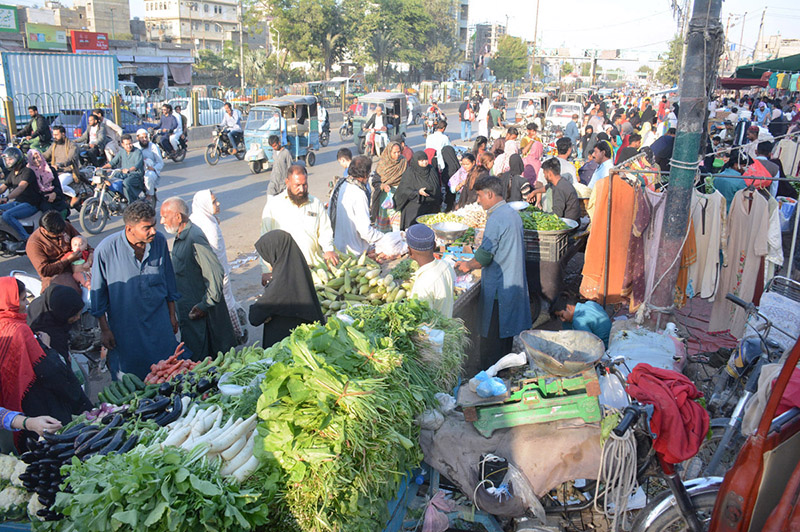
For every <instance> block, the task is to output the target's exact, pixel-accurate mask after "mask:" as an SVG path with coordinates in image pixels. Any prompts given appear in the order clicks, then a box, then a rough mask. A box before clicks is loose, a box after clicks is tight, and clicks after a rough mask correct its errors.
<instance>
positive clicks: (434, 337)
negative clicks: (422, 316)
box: [420, 325, 444, 353]
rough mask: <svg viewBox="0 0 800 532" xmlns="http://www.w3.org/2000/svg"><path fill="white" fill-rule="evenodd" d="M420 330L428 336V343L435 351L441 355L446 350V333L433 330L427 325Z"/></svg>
mask: <svg viewBox="0 0 800 532" xmlns="http://www.w3.org/2000/svg"><path fill="white" fill-rule="evenodd" d="M420 330H421V331H422V332H423V333H425V334H427V335H428V342H429V343H430V344H431V347H432V348H433V349H434V350H435V351H437V352H439V353H441V352H442V349H443V348H444V331H442V330H439V329H432V328H431V327H428V326H426V325H423V326H422V327H420Z"/></svg>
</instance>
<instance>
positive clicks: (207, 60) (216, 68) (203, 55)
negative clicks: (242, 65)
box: [194, 42, 239, 86]
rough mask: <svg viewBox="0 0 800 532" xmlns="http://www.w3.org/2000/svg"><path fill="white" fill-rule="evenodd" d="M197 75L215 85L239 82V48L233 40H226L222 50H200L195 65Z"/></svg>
mask: <svg viewBox="0 0 800 532" xmlns="http://www.w3.org/2000/svg"><path fill="white" fill-rule="evenodd" d="M194 71H195V75H196V76H197V77H198V78H200V79H201V80H206V81H208V82H210V83H212V84H214V85H216V84H217V83H222V84H223V85H225V86H233V85H238V84H239V49H238V48H237V47H234V46H233V44H232V43H231V42H226V43H225V45H224V46H223V48H222V52H221V53H220V52H213V51H211V50H199V51H198V52H197V62H196V63H195V65H194Z"/></svg>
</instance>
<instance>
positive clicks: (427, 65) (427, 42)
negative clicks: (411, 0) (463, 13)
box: [414, 0, 461, 79]
mask: <svg viewBox="0 0 800 532" xmlns="http://www.w3.org/2000/svg"><path fill="white" fill-rule="evenodd" d="M457 9H459V5H458V4H457V3H456V2H455V0H427V1H426V2H425V11H426V13H427V15H428V19H429V21H430V23H429V24H428V28H427V30H426V31H425V38H424V40H423V41H422V42H419V43H417V45H416V48H417V50H419V52H420V56H421V58H422V61H421V64H420V65H419V66H420V70H421V71H422V76H423V78H424V79H442V78H444V77H446V76H447V74H448V72H450V70H452V69H453V67H454V66H455V65H456V64H458V62H459V59H460V58H461V51H460V50H459V48H458V43H457V41H456V37H457V34H458V23H457V21H456V18H455V16H454V14H455V13H456V12H457V11H456V10H457ZM414 66H417V65H414Z"/></svg>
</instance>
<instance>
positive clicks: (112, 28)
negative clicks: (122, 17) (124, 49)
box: [110, 7, 116, 39]
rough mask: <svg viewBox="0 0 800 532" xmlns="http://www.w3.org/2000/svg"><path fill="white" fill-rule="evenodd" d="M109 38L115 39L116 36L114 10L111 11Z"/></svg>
mask: <svg viewBox="0 0 800 532" xmlns="http://www.w3.org/2000/svg"><path fill="white" fill-rule="evenodd" d="M110 10H111V38H112V39H116V34H115V33H114V8H113V7H112V8H111V9H110Z"/></svg>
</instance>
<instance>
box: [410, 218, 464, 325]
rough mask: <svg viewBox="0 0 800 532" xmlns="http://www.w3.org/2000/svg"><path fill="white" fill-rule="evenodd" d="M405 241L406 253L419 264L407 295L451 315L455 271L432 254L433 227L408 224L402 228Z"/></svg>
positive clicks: (448, 316)
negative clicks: (409, 225) (404, 233)
mask: <svg viewBox="0 0 800 532" xmlns="http://www.w3.org/2000/svg"><path fill="white" fill-rule="evenodd" d="M406 243H407V244H408V254H409V256H411V258H412V259H413V260H415V261H416V262H417V264H419V269H418V270H417V273H416V274H415V276H414V287H413V288H412V289H411V293H410V294H409V296H410V297H415V298H417V299H419V300H422V301H427V302H428V304H430V306H431V308H432V309H434V310H438V311H439V312H441V313H442V314H444V316H445V317H446V318H452V317H453V304H454V302H455V299H454V296H453V288H454V285H455V282H456V272H455V271H454V270H453V267H452V266H450V264H449V263H448V262H446V261H444V260H441V259H436V258H434V256H433V249H434V248H435V247H436V235H435V234H434V232H433V229H431V228H430V227H428V226H427V225H423V224H415V225H412V226H411V227H409V228H408V230H406Z"/></svg>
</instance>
